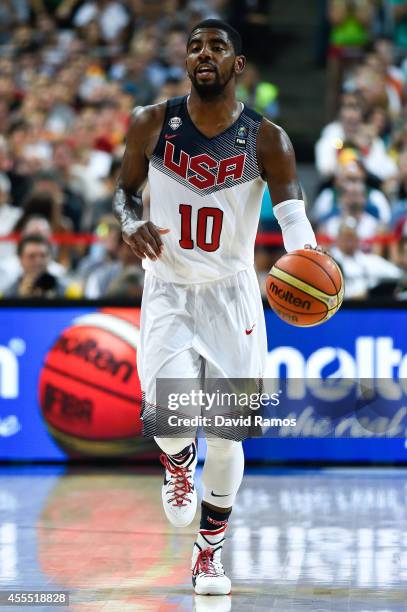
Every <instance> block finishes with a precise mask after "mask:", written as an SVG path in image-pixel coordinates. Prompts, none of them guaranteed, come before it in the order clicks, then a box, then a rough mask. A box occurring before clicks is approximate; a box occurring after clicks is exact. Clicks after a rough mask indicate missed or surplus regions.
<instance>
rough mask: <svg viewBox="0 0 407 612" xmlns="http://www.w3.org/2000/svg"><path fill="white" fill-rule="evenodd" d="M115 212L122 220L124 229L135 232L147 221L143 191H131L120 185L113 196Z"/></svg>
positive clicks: (126, 231) (127, 231)
mask: <svg viewBox="0 0 407 612" xmlns="http://www.w3.org/2000/svg"><path fill="white" fill-rule="evenodd" d="M113 212H114V214H115V216H116V218H117V219H118V220H119V221H120V223H121V226H122V231H123V232H125V233H126V234H129V235H130V234H133V233H134V232H135V231H137V229H138V228H139V227H140V226H141V225H143V224H144V223H145V221H143V200H142V197H141V193H137V194H134V193H129V192H128V191H126V190H125V189H123V187H121V186H120V185H118V187H117V189H116V191H115V194H114V197H113Z"/></svg>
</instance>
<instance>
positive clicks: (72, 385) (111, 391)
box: [39, 309, 156, 457]
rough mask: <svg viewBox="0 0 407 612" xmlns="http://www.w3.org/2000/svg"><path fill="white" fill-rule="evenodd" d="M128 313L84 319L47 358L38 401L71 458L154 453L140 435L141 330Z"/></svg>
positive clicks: (67, 331)
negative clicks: (139, 345) (138, 356)
mask: <svg viewBox="0 0 407 612" xmlns="http://www.w3.org/2000/svg"><path fill="white" fill-rule="evenodd" d="M128 314H129V313H127V312H126V311H124V309H121V310H118V312H109V311H108V310H104V311H101V312H100V311H99V312H93V313H89V314H86V315H82V316H81V317H79V318H77V319H75V320H74V321H73V325H72V326H71V327H68V328H67V329H65V330H63V332H62V334H61V335H60V337H59V338H58V339H57V340H56V342H55V343H54V345H53V346H52V347H51V349H50V351H49V352H48V354H47V355H46V358H45V363H44V365H43V368H42V371H41V374H40V379H39V403H40V406H41V409H42V414H43V417H44V420H45V423H46V425H47V428H48V431H49V433H50V434H51V436H52V437H53V439H54V440H55V442H56V443H57V444H58V445H59V446H60V447H61V448H62V449H63V450H64V451H65V452H67V453H68V454H69V456H71V457H92V456H93V457H98V456H99V457H123V456H126V457H140V456H144V455H148V454H149V453H150V454H151V451H152V448H153V445H152V443H151V440H147V439H145V438H142V437H141V429H142V422H141V419H140V410H141V389H140V381H139V377H138V372H137V365H136V353H137V346H138V338H139V334H140V332H139V328H138V325H137V323H138V322H137V321H135V320H134V318H135V317H134V313H132V315H133V317H132V318H133V320H130V318H129V316H127V315H128ZM154 454H156V453H154Z"/></svg>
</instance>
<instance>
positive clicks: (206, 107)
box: [187, 89, 242, 131]
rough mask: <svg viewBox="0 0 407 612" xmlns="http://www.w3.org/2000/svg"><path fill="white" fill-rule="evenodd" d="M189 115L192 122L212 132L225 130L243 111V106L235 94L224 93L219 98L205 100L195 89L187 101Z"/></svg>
mask: <svg viewBox="0 0 407 612" xmlns="http://www.w3.org/2000/svg"><path fill="white" fill-rule="evenodd" d="M187 107H188V113H189V115H190V117H191V119H192V121H193V122H194V123H195V124H196V125H198V126H201V127H206V126H207V127H208V128H209V129H210V130H215V131H216V128H223V127H224V126H227V125H229V124H232V123H233V122H234V121H235V120H236V119H237V117H238V116H239V115H240V113H241V111H242V105H241V103H240V102H238V101H237V100H236V97H235V92H234V91H232V92H226V91H224V92H222V94H221V95H220V96H219V97H216V98H210V99H204V98H201V97H200V96H199V94H198V92H196V91H195V90H194V89H192V90H191V93H190V95H189V97H188V100H187Z"/></svg>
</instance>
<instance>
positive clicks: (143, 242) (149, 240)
mask: <svg viewBox="0 0 407 612" xmlns="http://www.w3.org/2000/svg"><path fill="white" fill-rule="evenodd" d="M169 231H170V230H169V229H164V228H162V227H158V226H157V225H154V223H152V222H151V221H147V223H144V224H143V225H141V226H140V227H139V228H138V230H137V231H135V232H134V233H133V234H127V233H126V232H123V240H124V241H125V242H126V243H127V244H128V245H129V247H130V248H131V250H132V251H133V253H134V254H135V255H137V257H140V259H145V258H146V257H148V258H149V259H152V260H153V261H155V260H156V259H157V258H158V257H160V255H161V253H162V251H163V249H164V245H163V241H162V239H161V235H162V234H168V232H169Z"/></svg>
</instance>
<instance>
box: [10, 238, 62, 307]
mask: <svg viewBox="0 0 407 612" xmlns="http://www.w3.org/2000/svg"><path fill="white" fill-rule="evenodd" d="M17 254H18V257H19V259H20V264H21V268H22V274H21V276H19V277H18V279H17V280H16V281H15V282H14V283H13V284H12V285H10V287H8V288H7V289H6V290H5V292H4V297H20V298H30V297H31V298H33V297H46V298H52V297H62V296H63V295H64V294H65V287H64V285H63V283H62V282H61V281H60V280H59V279H58V278H57V277H56V276H54V275H53V274H50V272H48V270H47V268H48V264H49V261H50V258H51V245H50V243H49V242H48V241H47V240H46V239H45V238H44V237H43V236H41V235H38V234H31V235H29V236H25V237H24V238H22V239H21V240H20V242H19V243H18V247H17Z"/></svg>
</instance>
